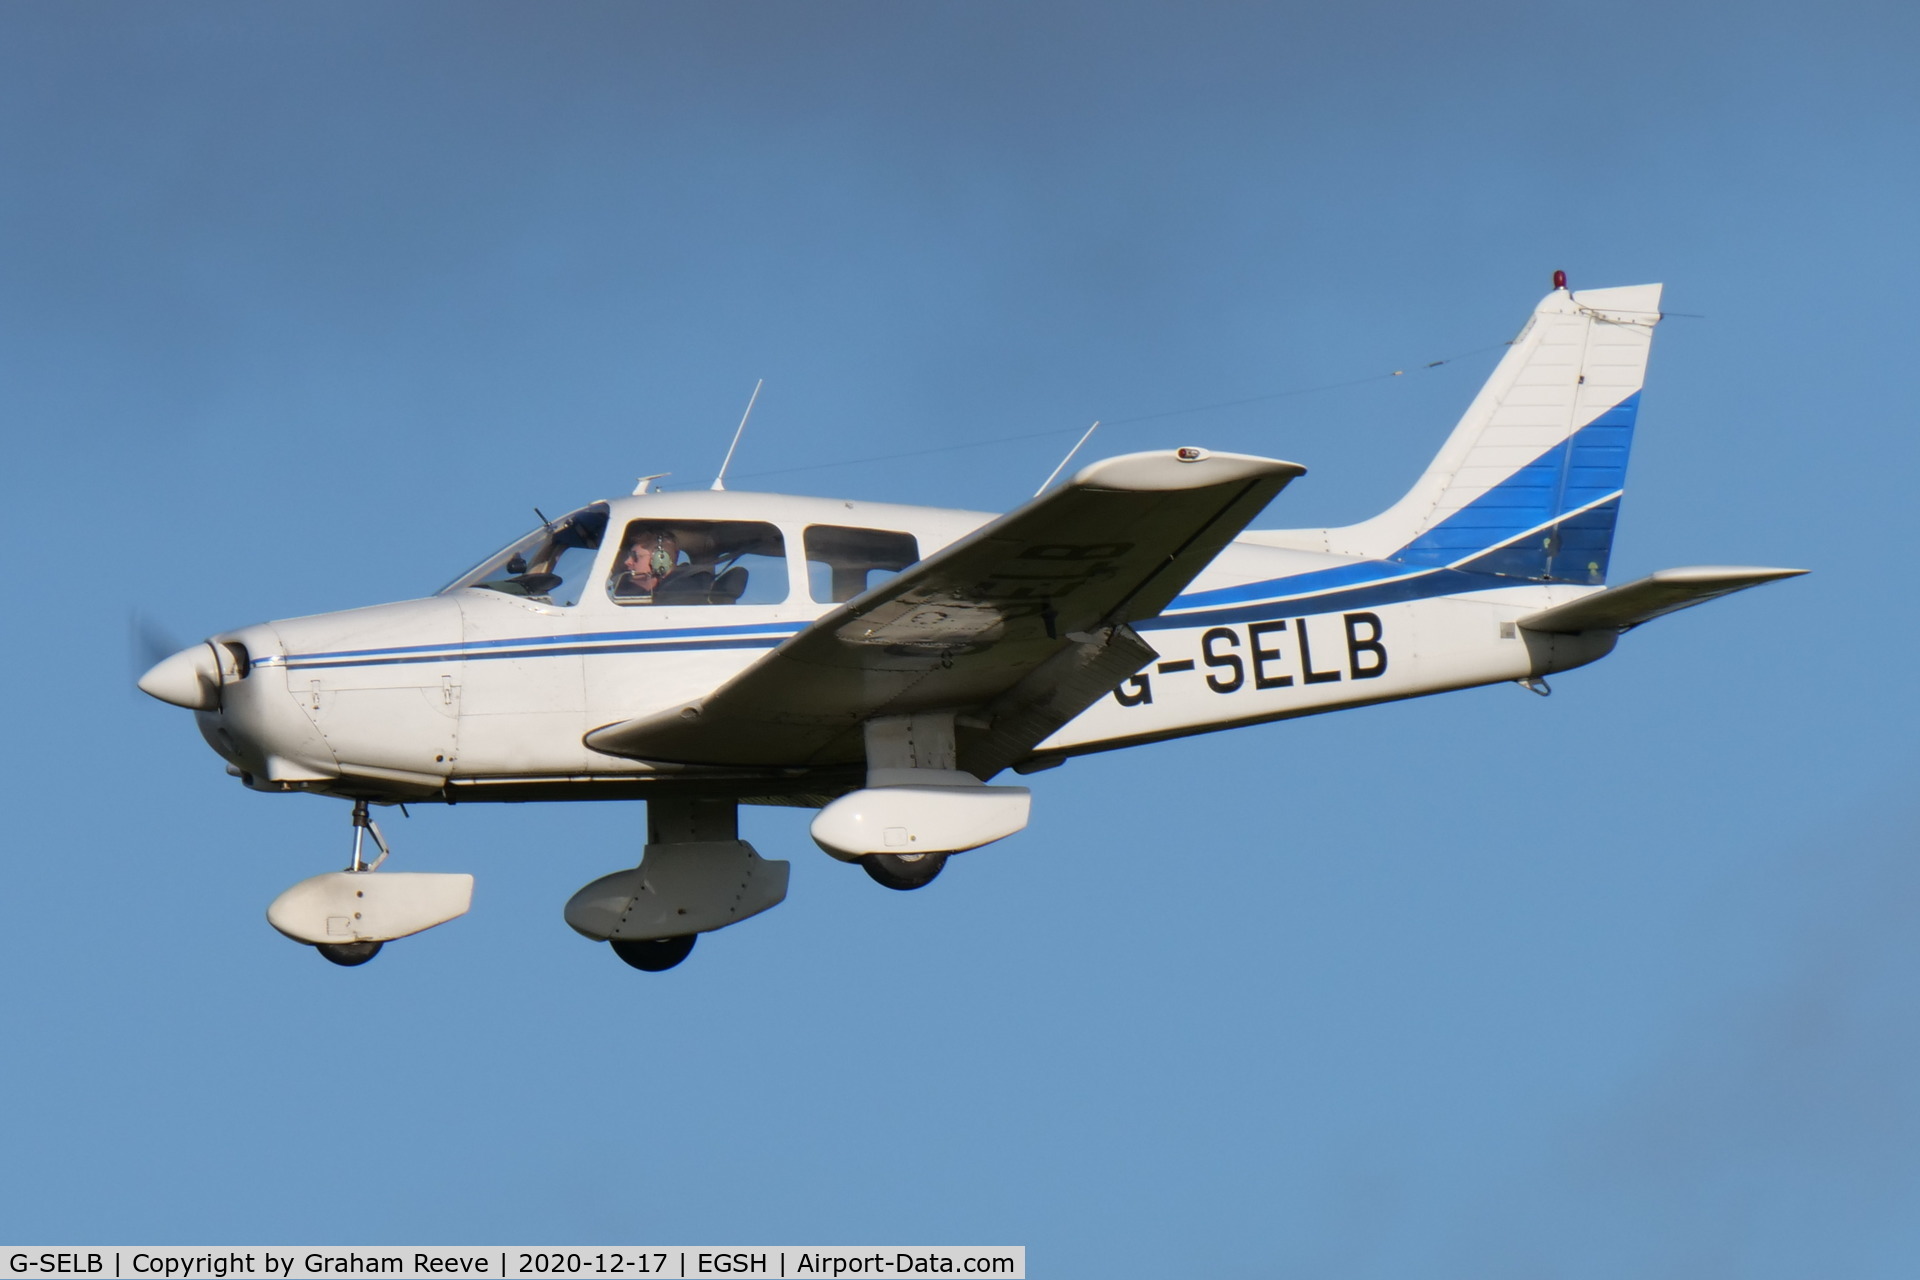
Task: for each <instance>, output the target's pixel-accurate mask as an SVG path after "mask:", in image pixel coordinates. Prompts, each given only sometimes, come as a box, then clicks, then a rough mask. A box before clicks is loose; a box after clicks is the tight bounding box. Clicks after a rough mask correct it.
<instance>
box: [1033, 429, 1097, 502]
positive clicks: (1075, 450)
mask: <svg viewBox="0 0 1920 1280" xmlns="http://www.w3.org/2000/svg"><path fill="white" fill-rule="evenodd" d="M1099 429H1100V422H1099V419H1097V418H1096V419H1095V420H1094V423H1093V425H1092V426H1090V427H1088V428H1087V431H1086V434H1085V435H1083V436H1081V437H1080V439H1079V441H1078V442H1077V443H1075V445H1074V446H1073V448H1071V449H1069V450H1067V456H1066V457H1064V458H1062V459H1060V465H1059V466H1057V467H1055V468H1054V469H1053V474H1052V475H1050V476H1048V477H1047V478H1046V479H1045V480H1042V481H1041V482H1040V487H1039V488H1038V489H1035V490H1034V491H1033V496H1034V497H1036V498H1037V497H1039V496H1040V495H1041V494H1043V493H1045V492H1046V491H1047V486H1048V485H1050V484H1052V483H1053V482H1054V481H1055V480H1057V479H1059V478H1060V473H1061V472H1062V471H1065V470H1066V469H1067V464H1068V463H1069V462H1072V461H1073V455H1074V454H1076V453H1078V452H1080V446H1081V445H1083V444H1085V443H1086V442H1087V441H1089V440H1091V439H1093V433H1094V432H1096V431H1098V430H1099Z"/></svg>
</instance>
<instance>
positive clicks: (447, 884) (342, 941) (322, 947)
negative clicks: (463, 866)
mask: <svg viewBox="0 0 1920 1280" xmlns="http://www.w3.org/2000/svg"><path fill="white" fill-rule="evenodd" d="M369 835H370V836H372V837H373V843H374V844H375V845H376V846H377V847H378V848H379V850H380V856H379V857H378V858H375V859H374V860H373V861H372V862H371V863H369V862H367V861H366V859H365V857H364V856H363V853H364V849H365V844H364V842H365V838H366V837H367V836H369ZM392 852H393V850H392V849H391V848H390V847H389V846H388V845H387V841H386V838H385V837H384V836H382V835H381V834H380V828H379V826H378V825H377V824H376V823H375V822H374V821H373V819H372V818H371V817H369V816H368V815H367V802H366V801H365V800H356V801H354V804H353V865H352V866H350V867H348V868H347V869H346V870H345V871H329V872H327V873H326V874H324V875H317V876H314V877H312V878H311V879H307V880H302V881H301V882H300V883H299V884H296V885H295V886H293V888H291V889H289V890H287V891H286V892H285V893H283V894H281V895H280V896H279V897H277V898H275V899H274V900H273V905H272V906H270V907H268V908H267V923H269V924H271V925H272V926H273V927H274V928H276V929H278V930H279V931H280V932H281V933H283V934H285V935H286V936H287V937H289V938H292V939H293V940H294V941H295V942H303V943H306V944H307V945H308V946H310V947H312V948H314V950H316V951H318V952H319V953H320V955H321V957H322V958H323V959H325V960H328V961H331V962H332V963H334V964H337V965H342V966H346V967H352V966H355V965H363V964H365V963H366V962H367V961H369V960H371V959H373V958H374V956H376V955H378V954H379V953H380V948H381V946H382V944H384V943H387V942H391V941H392V940H393V939H395V938H404V937H406V936H407V935H409V934H414V933H419V932H420V931H421V930H423V929H431V928H433V927H434V926H435V925H438V924H445V923H446V922H447V921H449V920H453V919H456V918H458V917H460V916H463V915H465V914H466V913H467V908H468V907H470V906H471V905H472V904H473V877H472V876H469V875H449V874H446V873H442V872H427V871H388V872H383V873H379V874H376V872H379V868H380V865H381V864H382V863H384V862H385V861H386V860H387V858H388V857H389V856H390V855H391V854H392Z"/></svg>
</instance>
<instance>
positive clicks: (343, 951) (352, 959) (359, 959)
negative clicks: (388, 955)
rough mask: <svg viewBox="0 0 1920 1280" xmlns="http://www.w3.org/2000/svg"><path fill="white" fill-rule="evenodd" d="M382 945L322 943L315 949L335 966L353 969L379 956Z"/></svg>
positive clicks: (375, 943)
mask: <svg viewBox="0 0 1920 1280" xmlns="http://www.w3.org/2000/svg"><path fill="white" fill-rule="evenodd" d="M381 945H382V944H381V943H378V942H321V943H316V944H315V945H314V948H313V949H314V950H315V951H318V952H319V953H320V954H321V955H322V956H324V957H325V958H326V959H328V960H331V961H333V962H334V963H335V964H338V965H345V966H346V967H347V968H349V969H351V968H352V967H353V966H354V965H356V964H365V963H366V962H367V961H369V960H371V959H373V958H374V957H375V956H377V955H379V954H380V947H381Z"/></svg>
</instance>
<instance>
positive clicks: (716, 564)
mask: <svg viewBox="0 0 1920 1280" xmlns="http://www.w3.org/2000/svg"><path fill="white" fill-rule="evenodd" d="M787 588H788V582H787V545H786V542H785V541H784V540H783V539H782V538H781V536H780V531H779V530H778V529H776V528H774V527H773V526H772V525H770V524H761V523H759V522H757V521H751V520H636V521H634V522H633V523H632V524H630V525H628V526H627V529H626V532H625V533H624V534H622V535H621V537H620V546H619V548H618V550H617V551H616V552H615V556H614V561H613V570H612V572H611V574H610V575H609V576H608V578H607V595H608V596H609V597H611V598H612V600H613V602H614V603H615V604H630V605H709V604H780V603H782V602H783V601H785V600H786V598H787Z"/></svg>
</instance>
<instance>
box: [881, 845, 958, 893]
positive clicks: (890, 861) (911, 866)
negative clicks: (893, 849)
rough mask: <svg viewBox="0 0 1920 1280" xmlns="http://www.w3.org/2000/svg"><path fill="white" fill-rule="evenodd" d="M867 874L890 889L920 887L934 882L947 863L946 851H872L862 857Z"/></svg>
mask: <svg viewBox="0 0 1920 1280" xmlns="http://www.w3.org/2000/svg"><path fill="white" fill-rule="evenodd" d="M860 865H861V866H863V867H865V868H866V870H867V874H868V875H870V876H872V877H873V878H874V879H875V880H876V881H878V882H879V883H880V884H883V885H885V886H887V888H889V889H918V888H920V887H922V886H923V885H929V884H932V883H933V878H934V877H935V876H937V875H939V874H940V868H942V867H944V866H946V865H947V855H946V854H944V853H870V854H868V855H867V856H866V857H864V858H862V859H860Z"/></svg>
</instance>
